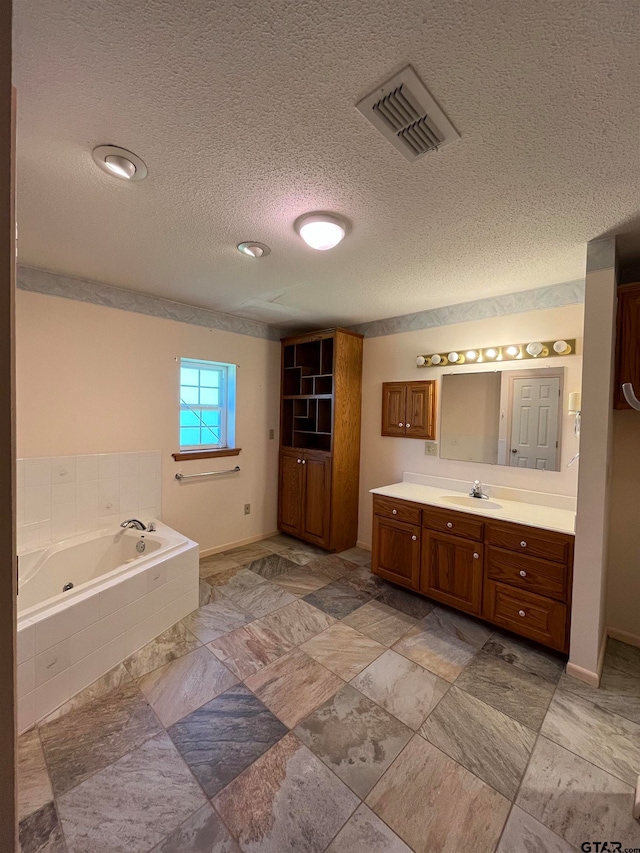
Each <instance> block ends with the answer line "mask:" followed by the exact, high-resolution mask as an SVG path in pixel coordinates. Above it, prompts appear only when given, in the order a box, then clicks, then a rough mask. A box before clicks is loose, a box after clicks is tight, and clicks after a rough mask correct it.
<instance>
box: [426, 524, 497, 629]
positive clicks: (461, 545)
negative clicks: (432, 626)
mask: <svg viewBox="0 0 640 853" xmlns="http://www.w3.org/2000/svg"><path fill="white" fill-rule="evenodd" d="M482 555H483V545H482V544H481V543H478V542H470V541H469V540H467V539H459V538H458V537H457V536H450V535H449V534H447V533H435V532H434V531H431V530H427V529H425V530H423V537H422V572H421V578H420V590H421V591H422V592H424V593H425V595H428V596H429V597H430V598H435V599H436V600H437V601H442V602H444V603H445V604H450V605H451V606H452V607H457V608H458V610H464V611H465V612H466V613H474V614H475V615H476V616H479V615H480V614H481V613H482V562H483V561H482Z"/></svg>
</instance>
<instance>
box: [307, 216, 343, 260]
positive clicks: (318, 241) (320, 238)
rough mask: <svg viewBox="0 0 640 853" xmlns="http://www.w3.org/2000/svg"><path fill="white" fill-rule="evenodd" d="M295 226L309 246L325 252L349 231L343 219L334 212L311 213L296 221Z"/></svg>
mask: <svg viewBox="0 0 640 853" xmlns="http://www.w3.org/2000/svg"><path fill="white" fill-rule="evenodd" d="M295 228H296V231H297V232H298V234H299V235H300V236H301V237H302V239H303V240H304V242H305V243H306V244H307V246H311V248H312V249H318V250H319V251H320V252H324V251H326V250H327V249H333V247H334V246H337V245H338V243H339V242H340V241H341V240H342V238H343V237H344V235H345V234H346V232H347V226H346V223H345V221H344V220H343V219H341V218H340V217H339V216H334V215H333V214H332V213H309V214H306V215H305V216H301V217H300V219H297V220H296V222H295Z"/></svg>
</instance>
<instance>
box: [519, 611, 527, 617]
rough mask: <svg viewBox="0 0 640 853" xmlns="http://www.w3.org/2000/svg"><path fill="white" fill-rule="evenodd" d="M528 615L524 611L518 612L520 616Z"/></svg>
mask: <svg viewBox="0 0 640 853" xmlns="http://www.w3.org/2000/svg"><path fill="white" fill-rule="evenodd" d="M526 615H527V614H526V613H525V612H524V610H518V616H526Z"/></svg>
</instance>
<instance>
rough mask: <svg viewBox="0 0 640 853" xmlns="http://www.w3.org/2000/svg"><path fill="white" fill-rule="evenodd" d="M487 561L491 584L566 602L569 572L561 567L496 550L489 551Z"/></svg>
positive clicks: (533, 558) (559, 564)
mask: <svg viewBox="0 0 640 853" xmlns="http://www.w3.org/2000/svg"><path fill="white" fill-rule="evenodd" d="M486 559H487V577H488V578H491V580H494V581H500V582H502V583H508V584H511V585H512V586H517V587H519V588H520V589H525V590H528V591H529V592H536V593H539V594H540V595H548V596H550V597H551V598H557V599H559V600H560V601H566V598H567V572H568V570H567V567H566V566H564V565H562V564H561V563H553V562H551V561H550V560H540V559H538V558H537V557H529V556H528V555H527V556H525V555H524V554H514V552H513V551H504V550H503V549H502V548H494V547H492V546H490V547H489V548H487V554H486Z"/></svg>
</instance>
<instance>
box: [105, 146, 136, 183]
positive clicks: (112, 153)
mask: <svg viewBox="0 0 640 853" xmlns="http://www.w3.org/2000/svg"><path fill="white" fill-rule="evenodd" d="M91 154H92V156H93V159H94V160H95V162H96V163H97V164H98V166H100V168H101V169H102V170H103V172H106V173H107V174H108V175H113V177H115V178H122V179H123V180H125V181H141V180H142V179H143V178H146V177H147V167H146V164H145V162H144V160H141V159H140V157H138V155H137V154H134V153H133V152H132V151H127V149H126V148H118V147H117V146H116V145H98V147H97V148H94V149H93V151H92V152H91Z"/></svg>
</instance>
